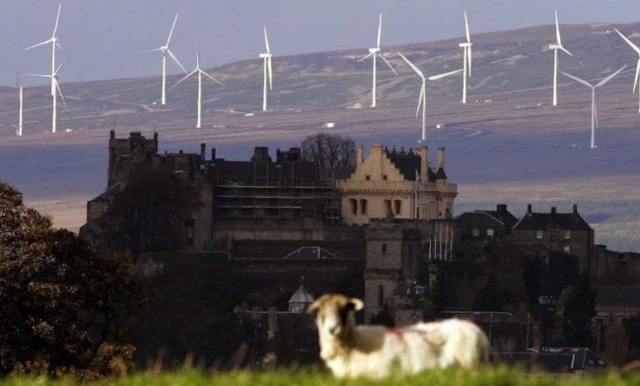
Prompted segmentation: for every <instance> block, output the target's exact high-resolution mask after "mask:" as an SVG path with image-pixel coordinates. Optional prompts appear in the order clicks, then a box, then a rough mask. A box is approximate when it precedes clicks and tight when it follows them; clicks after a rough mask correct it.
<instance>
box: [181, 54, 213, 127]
mask: <svg viewBox="0 0 640 386" xmlns="http://www.w3.org/2000/svg"><path fill="white" fill-rule="evenodd" d="M194 74H198V118H197V120H196V129H199V128H201V127H202V75H204V76H206V77H207V78H209V79H211V80H213V81H214V82H216V83H218V84H219V85H221V86H223V87H224V84H222V83H221V82H220V81H219V80H218V79H216V78H214V77H213V76H211V75H209V74H207V73H206V72H205V71H204V70H202V68H200V45H199V44H198V47H197V49H196V68H194V69H193V71H191V72H190V73H188V74H187V75H185V76H184V77H183V78H182V79H180V80H179V81H178V83H176V84H174V85H173V86H171V90H172V89H174V88H175V87H177V86H178V85H179V84H180V83H182V82H184V81H185V80H187V79H188V78H189V77H190V76H191V75H194Z"/></svg>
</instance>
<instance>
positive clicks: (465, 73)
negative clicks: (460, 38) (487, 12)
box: [458, 11, 473, 103]
mask: <svg viewBox="0 0 640 386" xmlns="http://www.w3.org/2000/svg"><path fill="white" fill-rule="evenodd" d="M464 29H465V34H466V36H467V41H466V42H462V43H458V47H460V48H462V51H463V55H462V103H467V78H471V60H472V59H471V46H472V45H473V43H471V34H470V33H469V20H468V19H467V11H464Z"/></svg>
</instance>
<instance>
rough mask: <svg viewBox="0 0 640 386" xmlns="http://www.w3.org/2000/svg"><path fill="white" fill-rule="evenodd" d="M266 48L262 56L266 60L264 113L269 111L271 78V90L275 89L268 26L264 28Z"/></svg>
mask: <svg viewBox="0 0 640 386" xmlns="http://www.w3.org/2000/svg"><path fill="white" fill-rule="evenodd" d="M264 46H265V49H266V50H267V52H264V53H262V54H260V58H263V59H264V85H263V87H262V111H267V78H269V90H271V89H273V67H272V66H271V58H272V57H273V55H272V54H271V49H270V48H269V38H268V37H267V26H266V25H265V26H264Z"/></svg>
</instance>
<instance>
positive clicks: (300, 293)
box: [289, 284, 315, 304]
mask: <svg viewBox="0 0 640 386" xmlns="http://www.w3.org/2000/svg"><path fill="white" fill-rule="evenodd" d="M314 300H315V299H314V298H313V296H311V294H310V293H309V291H307V289H306V288H305V287H304V284H300V288H298V290H297V291H296V292H295V293H294V294H293V295H291V298H290V299H289V303H307V304H311V303H313V301H314Z"/></svg>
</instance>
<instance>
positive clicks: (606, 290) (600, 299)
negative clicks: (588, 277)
mask: <svg viewBox="0 0 640 386" xmlns="http://www.w3.org/2000/svg"><path fill="white" fill-rule="evenodd" d="M596 306H600V307H607V306H608V307H611V306H627V307H637V308H640V287H623V286H617V287H596Z"/></svg>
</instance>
